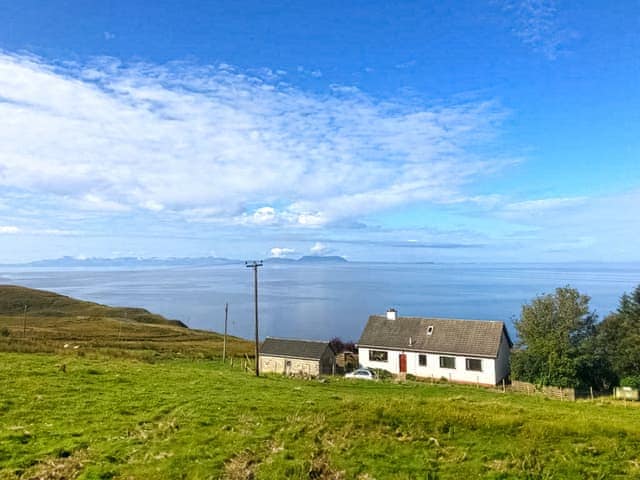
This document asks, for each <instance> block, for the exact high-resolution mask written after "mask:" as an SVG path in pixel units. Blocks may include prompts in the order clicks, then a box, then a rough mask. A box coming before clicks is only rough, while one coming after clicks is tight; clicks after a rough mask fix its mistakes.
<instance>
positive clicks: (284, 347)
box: [260, 337, 329, 360]
mask: <svg viewBox="0 0 640 480" xmlns="http://www.w3.org/2000/svg"><path fill="white" fill-rule="evenodd" d="M328 347H329V342H318V341H314V340H296V339H291V338H273V337H267V338H266V339H265V340H264V342H263V343H262V347H261V348H260V355H269V356H274V357H288V358H304V359H308V360H320V358H321V357H322V354H323V353H324V352H325V350H326V349H327V348H328Z"/></svg>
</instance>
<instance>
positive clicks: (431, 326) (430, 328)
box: [427, 325, 433, 335]
mask: <svg viewBox="0 0 640 480" xmlns="http://www.w3.org/2000/svg"><path fill="white" fill-rule="evenodd" d="M432 333H433V325H429V326H428V327H427V335H431V334H432Z"/></svg>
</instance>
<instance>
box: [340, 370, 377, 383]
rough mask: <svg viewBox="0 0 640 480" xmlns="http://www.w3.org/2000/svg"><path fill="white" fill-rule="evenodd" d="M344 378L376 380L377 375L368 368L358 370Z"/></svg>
mask: <svg viewBox="0 0 640 480" xmlns="http://www.w3.org/2000/svg"><path fill="white" fill-rule="evenodd" d="M344 378H359V379H360V380H375V379H376V374H375V373H373V372H372V371H371V370H368V369H366V368H358V369H357V370H354V371H353V372H349V373H347V374H346V375H345V376H344Z"/></svg>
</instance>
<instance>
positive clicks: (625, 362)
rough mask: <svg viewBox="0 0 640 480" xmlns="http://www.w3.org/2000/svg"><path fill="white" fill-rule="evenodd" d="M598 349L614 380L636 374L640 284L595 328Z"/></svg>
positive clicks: (638, 369)
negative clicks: (608, 365)
mask: <svg viewBox="0 0 640 480" xmlns="http://www.w3.org/2000/svg"><path fill="white" fill-rule="evenodd" d="M598 346H599V348H601V349H602V351H603V352H604V355H606V357H607V358H608V359H609V361H610V362H611V366H612V369H613V371H614V372H615V374H616V375H617V377H618V379H624V378H626V377H634V376H638V375H640V285H639V286H637V287H636V289H635V290H634V291H633V292H632V293H631V294H630V295H629V294H627V293H625V294H624V295H622V297H621V298H620V304H619V305H618V310H617V311H616V312H614V313H612V314H611V315H609V316H607V317H606V318H605V319H604V320H603V321H602V323H601V324H600V325H599V327H598Z"/></svg>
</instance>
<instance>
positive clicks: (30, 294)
mask: <svg viewBox="0 0 640 480" xmlns="http://www.w3.org/2000/svg"><path fill="white" fill-rule="evenodd" d="M25 306H26V307H27V317H34V316H35V317H72V316H80V317H82V318H83V319H96V318H125V319H127V320H129V321H134V322H141V323H151V324H161V325H174V326H177V327H184V326H185V325H184V324H183V323H182V322H181V321H179V320H168V319H166V318H164V317H163V316H162V315H158V314H155V313H151V312H149V311H148V310H145V309H144V308H135V307H110V306H108V305H101V304H99V303H93V302H86V301H84V300H77V299H75V298H71V297H67V296H65V295H59V294H57V293H54V292H48V291H46V290H36V289H33V288H26V287H21V286H18V285H0V315H7V316H22V314H23V312H24V308H25Z"/></svg>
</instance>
